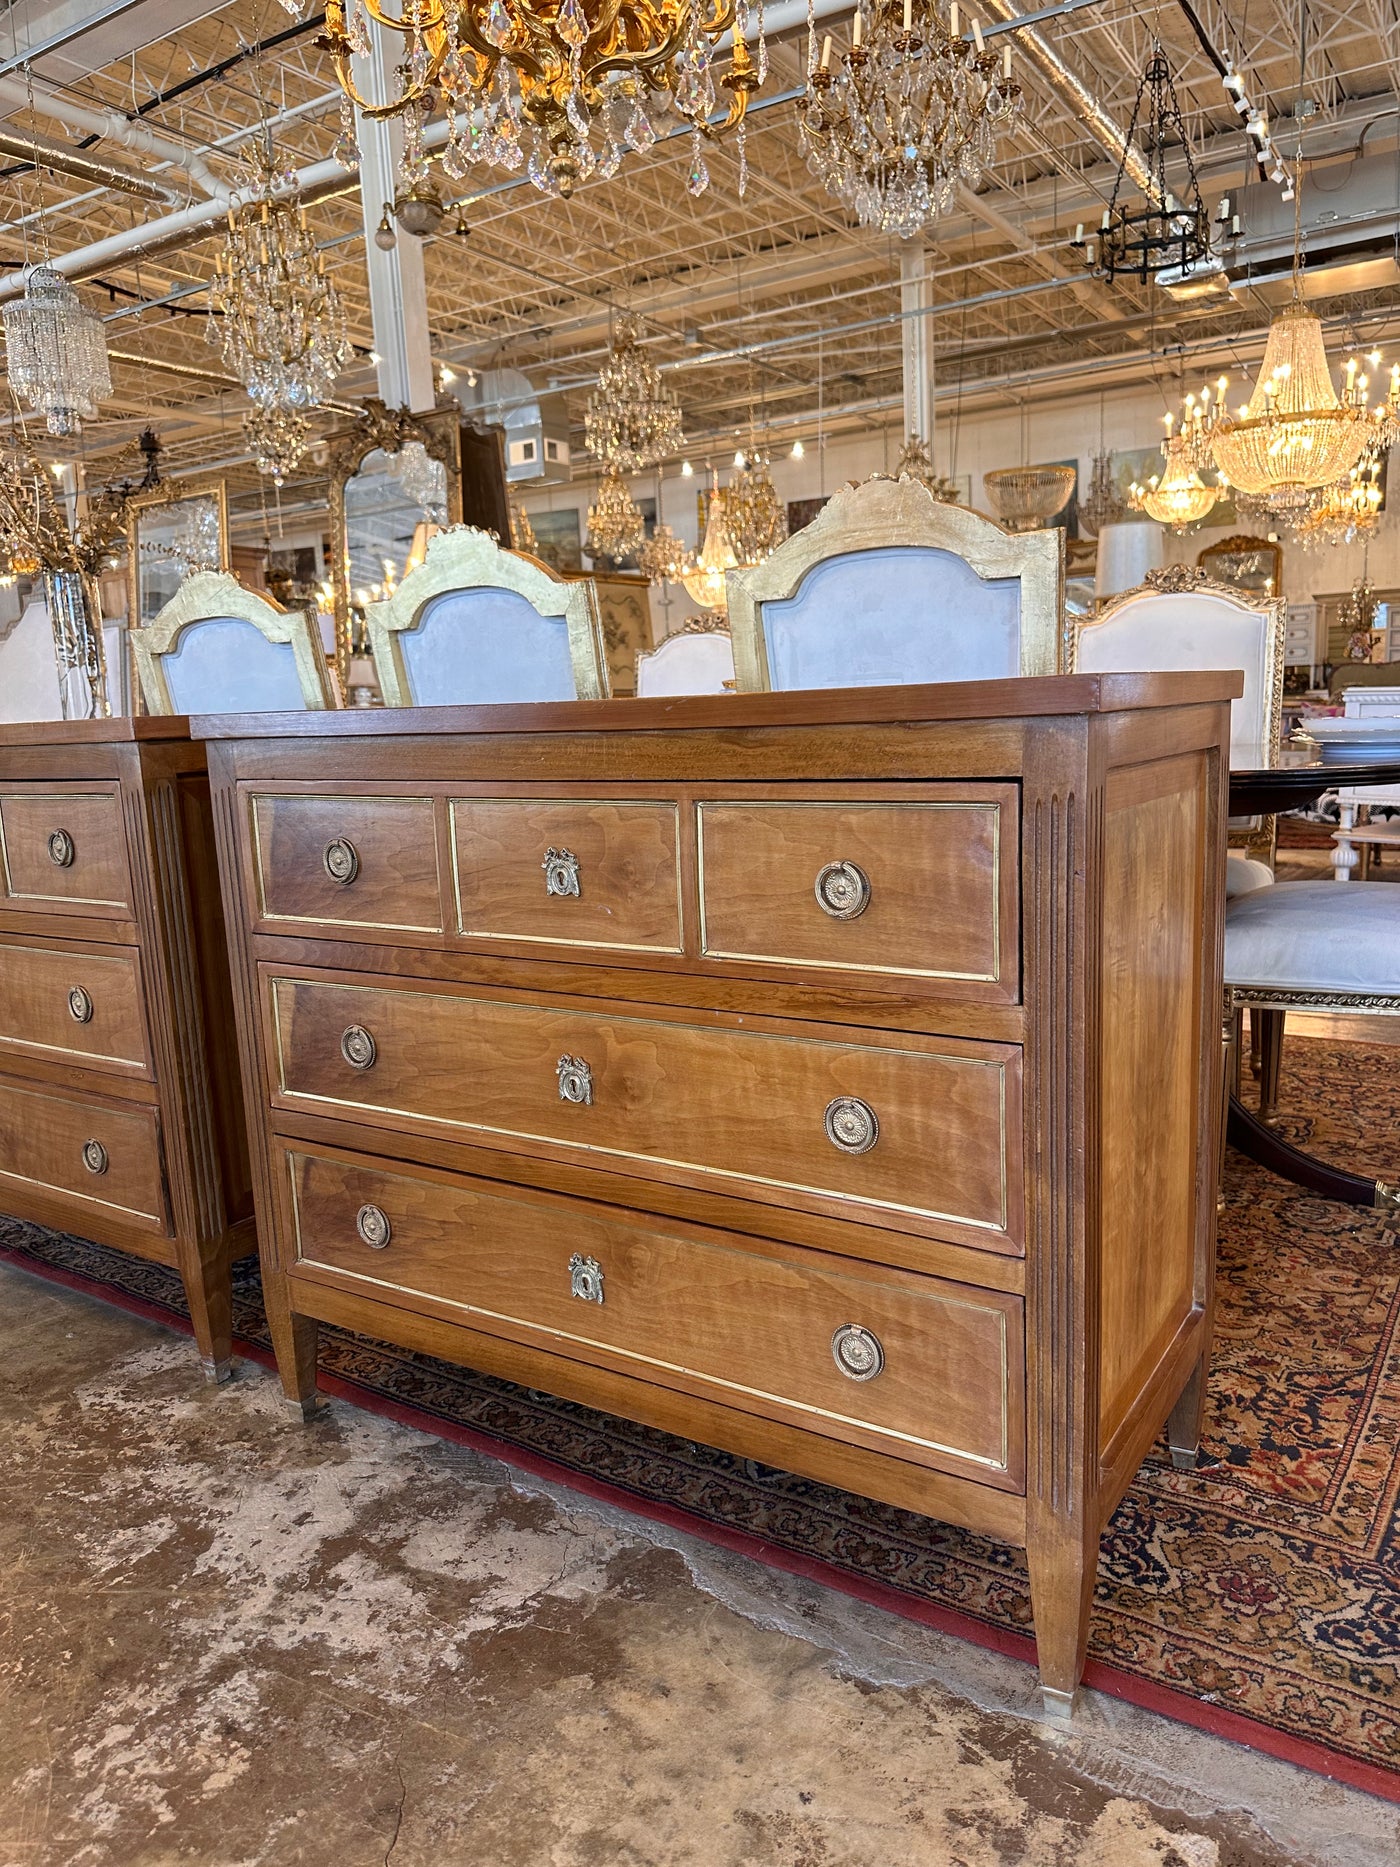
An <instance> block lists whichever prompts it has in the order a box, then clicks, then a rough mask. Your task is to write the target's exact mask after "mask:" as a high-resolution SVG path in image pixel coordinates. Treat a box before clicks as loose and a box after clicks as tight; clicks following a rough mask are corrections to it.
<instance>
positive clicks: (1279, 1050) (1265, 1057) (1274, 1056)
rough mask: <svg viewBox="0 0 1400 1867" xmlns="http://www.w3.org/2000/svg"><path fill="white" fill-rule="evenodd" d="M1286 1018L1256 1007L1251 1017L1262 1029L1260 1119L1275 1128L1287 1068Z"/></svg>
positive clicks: (1275, 1012) (1279, 1012)
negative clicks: (1282, 1073) (1280, 1085)
mask: <svg viewBox="0 0 1400 1867" xmlns="http://www.w3.org/2000/svg"><path fill="white" fill-rule="evenodd" d="M1283 1017H1284V1014H1283V1013H1282V1012H1281V1011H1274V1010H1266V1011H1261V1010H1260V1009H1259V1007H1258V1006H1257V1005H1256V1006H1254V1007H1253V1008H1252V1009H1251V1011H1250V1014H1249V1022H1250V1025H1251V1027H1252V1026H1253V1025H1255V1024H1256V1023H1257V1024H1258V1025H1259V1027H1260V1029H1259V1061H1260V1069H1259V1119H1260V1121H1261V1122H1263V1123H1264V1125H1265V1127H1267V1128H1272V1127H1273V1125H1274V1123H1275V1121H1276V1120H1277V1119H1278V1081H1279V1070H1280V1068H1281V1066H1282V1064H1283Z"/></svg>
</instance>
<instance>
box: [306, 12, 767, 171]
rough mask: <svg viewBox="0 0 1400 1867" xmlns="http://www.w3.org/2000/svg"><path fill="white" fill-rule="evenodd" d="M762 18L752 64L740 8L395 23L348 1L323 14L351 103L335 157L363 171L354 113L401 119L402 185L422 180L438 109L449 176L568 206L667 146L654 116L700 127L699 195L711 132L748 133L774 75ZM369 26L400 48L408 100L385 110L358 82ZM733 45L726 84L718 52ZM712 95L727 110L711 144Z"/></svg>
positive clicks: (471, 15) (402, 18)
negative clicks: (487, 170) (752, 112)
mask: <svg viewBox="0 0 1400 1867" xmlns="http://www.w3.org/2000/svg"><path fill="white" fill-rule="evenodd" d="M743 10H744V11H746V10H747V0H744V6H743ZM762 17H763V15H762V8H761V6H760V7H759V10H758V21H759V25H758V57H757V59H756V60H755V59H754V58H753V56H752V55H751V54H750V52H749V49H748V43H747V39H746V36H745V32H744V20H743V18H742V17H741V15H740V12H739V11H738V10H736V0H403V6H402V11H401V13H400V14H397V15H395V14H392V13H388V12H386V11H384V10H383V8H382V6H381V0H349V6H348V9H347V5H346V0H326V20H325V30H324V31H323V32H322V34H321V35H320V37H319V38H318V39H317V40H316V44H317V45H318V46H319V47H320V48H321V50H323V51H325V52H328V53H329V54H330V58H331V64H332V66H333V67H334V69H335V75H336V80H337V82H338V83H339V85H340V88H341V91H342V92H343V94H344V98H343V102H342V105H341V137H340V142H339V144H338V145H337V153H338V155H339V156H340V158H341V160H342V161H344V162H346V163H347V166H352V165H353V164H354V163H355V161H356V160H357V159H358V158H357V154H356V150H355V136H354V128H355V125H354V109H352V106H353V107H354V108H357V109H358V110H359V111H360V113H361V114H362V115H363V116H366V117H370V118H377V117H394V116H402V117H403V118H404V153H403V175H404V179H405V181H407V182H408V183H409V184H410V185H412V184H413V183H415V182H417V181H419V180H421V179H422V177H423V175H424V174H425V173H426V158H425V156H424V153H423V147H422V136H423V126H424V122H425V120H426V116H427V112H428V110H429V108H430V106H431V105H432V104H433V102H434V101H435V100H436V99H438V98H440V99H441V102H442V105H443V106H444V108H445V109H446V111H447V115H448V125H449V139H448V144H447V150H446V153H445V154H444V156H443V164H442V165H443V168H444V169H445V170H446V171H447V173H448V174H449V175H451V176H454V177H456V178H457V179H459V180H460V179H464V178H465V177H466V175H467V174H468V172H469V171H470V170H471V168H472V167H473V166H474V165H475V164H477V163H484V164H486V165H487V166H488V167H492V168H503V169H506V170H507V171H509V172H511V173H514V172H515V171H517V170H519V169H520V168H522V167H523V168H525V170H526V173H527V174H528V176H529V179H530V180H531V181H532V182H533V183H534V185H535V186H536V187H537V188H538V189H540V190H541V191H542V192H543V193H545V194H548V195H558V196H563V197H565V198H567V197H568V196H569V195H570V194H572V192H573V190H574V188H575V186H576V185H577V184H578V183H579V182H581V181H586V180H587V179H588V178H589V177H590V176H593V175H596V176H598V177H599V178H600V179H602V180H607V179H608V178H609V177H611V176H612V175H615V174H616V173H617V170H618V166H619V164H620V163H621V161H622V158H623V155H624V154H625V152H626V151H627V150H628V149H632V150H636V151H637V152H638V153H641V154H644V153H645V152H646V151H647V150H648V149H650V148H651V147H652V145H653V144H654V143H655V142H656V140H657V136H658V133H659V132H658V130H657V128H656V126H655V124H654V123H653V122H652V120H651V116H650V115H649V114H648V110H649V108H650V110H651V111H652V112H654V113H659V112H661V111H670V112H672V113H673V114H674V115H675V116H677V117H679V118H680V119H681V121H682V122H683V123H687V124H689V125H690V126H691V128H692V130H693V132H694V142H693V149H692V158H691V168H690V175H689V180H688V186H689V187H690V190H691V192H692V193H693V194H701V193H703V192H704V190H705V188H706V187H707V186H708V185H709V173H708V170H707V168H706V165H705V158H704V155H703V153H702V151H701V148H700V140H701V132H702V130H703V131H704V133H705V134H706V135H712V134H713V135H718V134H721V133H722V132H723V131H724V130H727V129H730V128H732V127H734V126H735V125H736V124H741V123H742V121H743V117H744V112H745V110H746V109H747V107H748V101H749V97H750V94H751V93H752V92H753V91H755V90H757V88H758V86H759V85H760V84H761V83H762V82H763V79H764V76H765V74H766V67H767V56H766V46H765V44H764V39H763V28H762ZM371 21H372V22H373V23H374V25H376V26H378V27H380V28H382V29H383V30H385V31H386V32H389V33H394V34H397V35H399V39H400V41H401V42H402V51H403V56H402V59H401V60H399V61H396V62H395V64H394V70H395V75H396V77H397V80H398V86H399V89H398V92H397V95H396V96H394V97H391V98H389V99H388V100H387V101H385V102H383V103H373V102H371V101H370V100H368V99H367V98H365V97H364V96H363V95H362V94H361V93H360V91H359V90H358V89H357V88H356V84H355V79H354V75H353V72H352V69H351V59H352V57H358V58H363V57H366V56H367V55H368V54H369V52H370V49H371V48H370V23H371ZM730 31H732V33H733V45H732V50H731V51H730V54H729V62H728V66H727V68H726V69H724V70H723V71H722V72H721V71H720V70H719V61H718V58H717V56H716V54H717V48H718V42H719V40H720V39H721V38H722V37H723V36H724V34H726V33H728V32H730ZM716 85H718V88H719V89H720V90H723V91H727V92H728V93H729V100H730V101H729V107H728V115H727V116H726V117H725V119H724V122H723V123H722V124H721V125H719V126H717V127H716V128H715V129H714V130H711V129H710V128H709V127H708V119H709V118H710V116H711V115H712V114H713V112H714V109H715V99H716ZM741 167H742V164H741Z"/></svg>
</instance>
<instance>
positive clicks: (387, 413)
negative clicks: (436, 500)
mask: <svg viewBox="0 0 1400 1867" xmlns="http://www.w3.org/2000/svg"><path fill="white" fill-rule="evenodd" d="M461 425H462V410H461V407H460V405H459V404H458V403H457V402H456V401H455V400H452V399H451V398H449V399H447V400H446V401H445V402H444V403H443V405H442V406H440V407H438V408H435V409H433V410H432V411H431V413H428V414H423V415H410V414H409V412H408V410H407V409H406V408H390V407H388V405H387V404H386V403H384V402H381V401H380V399H379V397H378V396H368V397H366V399H365V403H364V409H363V412H362V413H361V415H360V417H359V420H358V421H356V423H355V425H354V426H353V427H351V428H340V429H337V430H336V431H335V433H333V434H331V435H329V436H327V440H326V447H327V450H328V455H327V463H326V464H327V471H328V475H329V487H328V500H329V506H330V536H331V566H330V569H331V589H332V591H333V592H334V600H335V668H336V674H337V675H338V677H339V679H340V686H341V692H342V693H348V692H349V681H350V655H351V650H352V648H353V642H352V640H351V634H350V576H349V555H350V540H349V537H348V535H347V532H346V525H345V488H346V484H347V482H348V481H350V480H352V479H353V478H354V477H355V475H356V474H357V473H358V472H359V470H360V468H361V467H362V466H363V465H364V463H365V461H366V460H367V459H368V458H369V456H370V455H371V454H373V453H376V452H382V453H385V454H397V453H399V452H400V451H401V450H402V449H403V448H404V447H405V446H406V445H407V444H408V442H410V441H421V442H422V443H423V447H424V449H425V451H426V452H427V454H428V455H429V457H430V458H431V459H433V460H437V461H440V462H441V463H442V465H443V467H445V468H446V470H447V521H446V522H447V525H449V526H451V525H460V524H461V522H462V452H461Z"/></svg>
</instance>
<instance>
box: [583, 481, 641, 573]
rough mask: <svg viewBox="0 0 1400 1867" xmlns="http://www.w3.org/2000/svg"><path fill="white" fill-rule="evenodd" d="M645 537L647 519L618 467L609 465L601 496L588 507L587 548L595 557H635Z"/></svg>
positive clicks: (599, 485)
mask: <svg viewBox="0 0 1400 1867" xmlns="http://www.w3.org/2000/svg"><path fill="white" fill-rule="evenodd" d="M645 537H646V521H645V519H644V518H643V517H642V513H641V508H640V507H639V506H638V504H637V502H636V500H635V499H633V497H632V494H631V492H630V491H629V490H628V486H627V482H626V480H624V479H623V477H622V475H621V474H620V473H619V472H618V470H617V468H616V467H608V468H606V469H605V470H604V473H603V477H602V479H601V480H599V482H598V497H597V499H596V500H595V501H594V503H593V504H592V505H591V506H590V507H589V508H588V536H587V538H586V539H585V540H584V546H583V548H584V550H585V551H586V552H587V553H588V555H589V557H592V558H597V557H609V558H625V557H631V556H632V554H633V552H635V551H637V550H638V549H640V547H641V544H642V541H643V539H644V538H645Z"/></svg>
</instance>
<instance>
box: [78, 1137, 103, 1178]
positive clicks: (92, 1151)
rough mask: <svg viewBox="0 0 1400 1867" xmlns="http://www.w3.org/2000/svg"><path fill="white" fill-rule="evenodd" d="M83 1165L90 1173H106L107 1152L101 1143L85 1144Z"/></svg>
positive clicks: (89, 1142) (90, 1142)
mask: <svg viewBox="0 0 1400 1867" xmlns="http://www.w3.org/2000/svg"><path fill="white" fill-rule="evenodd" d="M83 1165H84V1166H85V1167H86V1168H87V1170H88V1172H89V1173H106V1171H107V1150H106V1148H105V1147H103V1145H102V1143H101V1142H100V1141H84V1142H83Z"/></svg>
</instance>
